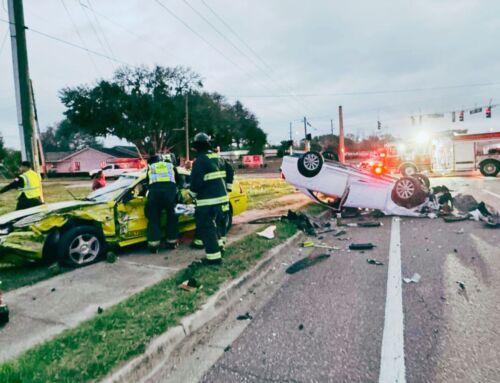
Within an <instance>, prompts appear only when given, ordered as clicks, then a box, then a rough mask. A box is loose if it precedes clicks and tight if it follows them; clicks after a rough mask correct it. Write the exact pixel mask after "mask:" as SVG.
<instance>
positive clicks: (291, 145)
mask: <svg viewBox="0 0 500 383" xmlns="http://www.w3.org/2000/svg"><path fill="white" fill-rule="evenodd" d="M288 150H289V151H290V155H292V154H293V134H292V122H290V147H289V148H288Z"/></svg>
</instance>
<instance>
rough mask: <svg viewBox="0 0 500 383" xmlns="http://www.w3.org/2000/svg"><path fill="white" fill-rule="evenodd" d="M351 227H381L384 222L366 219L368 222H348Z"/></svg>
mask: <svg viewBox="0 0 500 383" xmlns="http://www.w3.org/2000/svg"><path fill="white" fill-rule="evenodd" d="M347 226H349V227H379V226H383V224H382V222H378V221H366V222H357V223H348V224H347Z"/></svg>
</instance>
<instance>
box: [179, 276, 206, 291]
mask: <svg viewBox="0 0 500 383" xmlns="http://www.w3.org/2000/svg"><path fill="white" fill-rule="evenodd" d="M179 288H180V289H182V290H186V291H195V290H196V289H199V288H201V285H200V284H199V283H198V281H197V280H196V279H194V278H189V279H187V280H185V281H184V282H182V283H181V284H180V285H179Z"/></svg>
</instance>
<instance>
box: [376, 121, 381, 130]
mask: <svg viewBox="0 0 500 383" xmlns="http://www.w3.org/2000/svg"><path fill="white" fill-rule="evenodd" d="M377 129H378V130H380V129H382V123H381V122H380V121H377Z"/></svg>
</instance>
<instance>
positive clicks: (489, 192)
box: [483, 190, 500, 198]
mask: <svg viewBox="0 0 500 383" xmlns="http://www.w3.org/2000/svg"><path fill="white" fill-rule="evenodd" d="M483 192H485V193H488V194H491V195H492V196H493V197H497V198H500V194H497V193H493V192H491V191H489V190H483Z"/></svg>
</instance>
